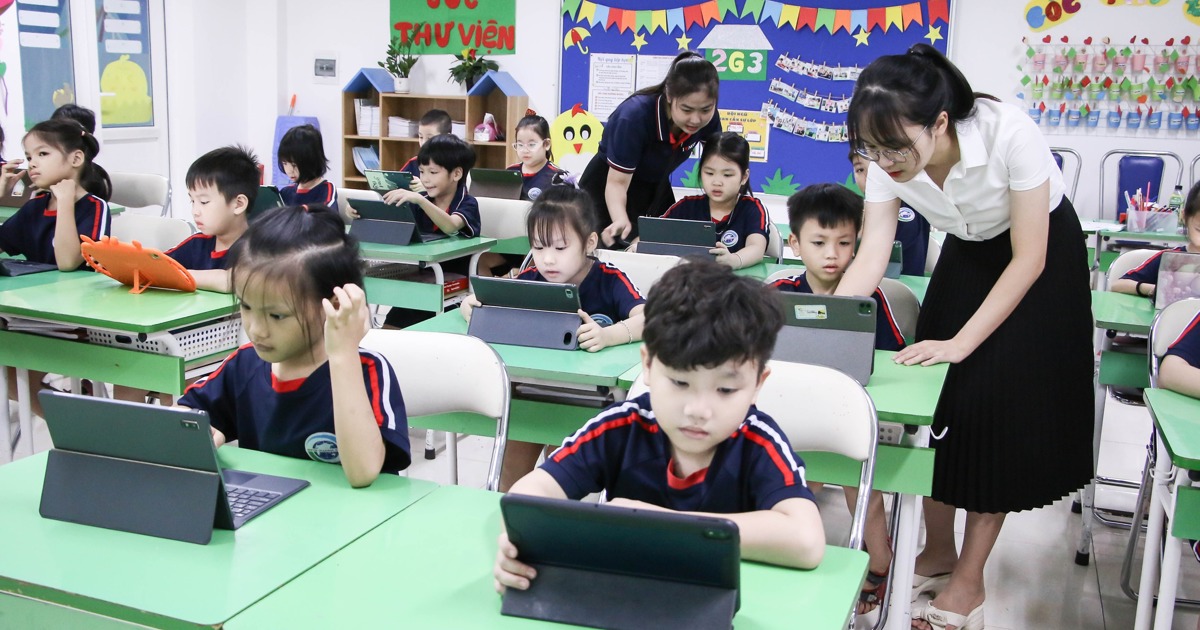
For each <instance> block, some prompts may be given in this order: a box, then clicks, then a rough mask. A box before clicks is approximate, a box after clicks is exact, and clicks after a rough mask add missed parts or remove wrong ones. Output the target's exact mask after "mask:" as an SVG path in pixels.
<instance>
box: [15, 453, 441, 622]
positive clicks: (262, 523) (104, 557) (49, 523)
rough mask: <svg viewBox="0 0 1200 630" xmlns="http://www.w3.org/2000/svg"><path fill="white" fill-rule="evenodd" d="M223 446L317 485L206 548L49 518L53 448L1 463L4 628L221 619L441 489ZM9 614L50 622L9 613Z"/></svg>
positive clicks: (218, 534)
mask: <svg viewBox="0 0 1200 630" xmlns="http://www.w3.org/2000/svg"><path fill="white" fill-rule="evenodd" d="M217 453H218V455H219V457H220V459H221V462H222V464H223V465H228V466H230V467H235V468H239V469H245V470H251V471H257V472H266V473H271V474H276V475H284V476H289V477H300V478H303V479H307V480H309V481H310V482H311V483H312V485H311V486H310V487H308V488H306V489H304V490H302V491H300V493H298V494H297V495H295V496H294V497H291V498H289V499H288V500H287V501H285V502H283V503H281V504H279V505H278V506H276V507H274V508H272V509H271V510H270V511H268V512H267V513H265V514H263V515H261V516H259V517H257V518H255V519H254V520H253V521H251V522H249V523H248V524H246V525H245V526H243V527H242V528H241V529H240V530H238V531H237V532H232V531H225V530H217V531H215V532H213V540H212V542H211V543H209V544H208V545H193V544H190V543H183V542H177V541H172V540H164V539H161V538H153V537H150V536H141V535H137V534H127V533H124V532H116V531H111V530H107V529H101V528H96V527H88V526H85V525H76V524H72V523H64V522H60V521H54V520H48V519H43V518H42V517H41V516H39V515H38V503H39V497H40V495H41V488H42V477H43V474H44V471H45V466H46V456H45V454H40V455H36V456H33V457H29V458H26V459H23V460H20V461H17V462H15V463H12V464H7V465H5V466H0V505H3V506H4V518H2V519H0V593H2V594H0V625H2V626H4V627H12V628H16V627H61V628H73V629H76V628H107V627H114V626H116V625H117V623H116V622H115V621H113V619H120V620H124V621H128V622H132V623H138V624H144V625H145V626H151V627H156V628H193V627H201V626H205V627H218V626H220V624H222V623H223V622H225V621H226V620H228V619H229V618H231V617H233V616H234V615H236V614H237V613H239V612H241V611H243V610H245V609H246V608H248V607H249V606H250V605H251V604H253V603H254V602H257V601H258V600H260V599H262V598H263V597H265V596H266V595H267V594H269V593H271V592H272V591H275V590H276V589H278V588H279V587H280V586H282V585H284V584H286V583H287V582H288V581H290V580H292V579H293V578H295V577H296V576H299V575H300V574H302V573H304V572H305V571H307V570H308V569H309V568H311V567H313V566H314V565H317V564H318V563H320V562H321V561H323V560H324V559H326V558H328V557H329V556H330V555H332V554H334V553H336V552H337V551H338V550H339V549H342V548H343V547H345V546H346V545H348V544H350V543H351V542H353V541H354V540H356V539H358V538H359V537H360V536H362V535H363V534H366V533H367V532H369V531H370V530H372V529H373V528H375V527H376V526H377V525H379V524H380V523H382V522H384V521H386V520H387V519H389V518H391V517H392V516H394V515H395V514H396V513H398V512H399V511H400V510H403V509H404V508H405V507H407V506H408V505H410V504H411V503H413V502H414V501H417V500H418V499H419V498H420V497H422V496H424V495H425V494H427V493H429V492H431V491H432V490H433V489H434V488H435V487H436V486H435V484H433V483H429V482H425V481H415V480H409V479H406V478H403V477H397V476H394V475H382V476H380V477H379V479H378V480H376V481H375V483H374V484H373V485H372V486H371V487H369V488H364V489H358V490H355V489H352V488H350V487H349V485H348V484H347V483H346V479H345V476H344V474H343V473H342V469H341V467H340V466H333V465H329V464H322V463H317V462H312V461H307V460H300V459H292V458H287V457H280V456H277V455H270V454H266V453H261V452H258V451H249V450H242V449H238V448H235V447H231V446H226V447H222V448H220V449H218V451H217ZM377 566H379V568H380V569H383V570H387V571H389V572H390V571H392V570H393V569H395V567H387V566H385V565H382V564H379V565H377ZM395 572H396V574H397V575H399V574H409V575H412V576H420V575H422V572H421V571H412V570H397V571H395ZM20 598H29V599H20ZM31 602H39V603H40V602H44V603H48V604H53V605H56V606H61V608H50V607H49V606H42V605H36V606H35V605H33V604H32V603H31ZM43 612H46V613H52V615H53V616H50V617H46V618H49V619H54V620H55V621H54V623H48V622H46V621H45V619H46V618H43V616H42V613H43ZM16 615H21V617H16ZM93 615H99V617H95V616H93ZM13 618H37V619H39V620H41V621H42V624H30V625H23V624H15V625H13V624H10V623H9V621H6V620H10V619H13ZM67 618H70V621H69V623H68V622H67ZM335 625H336V624H335Z"/></svg>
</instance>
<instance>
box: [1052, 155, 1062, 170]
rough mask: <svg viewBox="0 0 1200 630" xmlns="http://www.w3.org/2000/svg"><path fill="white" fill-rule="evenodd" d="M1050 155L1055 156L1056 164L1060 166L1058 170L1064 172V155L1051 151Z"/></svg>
mask: <svg viewBox="0 0 1200 630" xmlns="http://www.w3.org/2000/svg"><path fill="white" fill-rule="evenodd" d="M1050 155H1053V156H1054V162H1055V163H1056V164H1058V170H1060V171H1061V170H1063V167H1062V165H1063V156H1062V154H1061V153H1059V152H1058V151H1051V152H1050Z"/></svg>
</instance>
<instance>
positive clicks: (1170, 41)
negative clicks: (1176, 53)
mask: <svg viewBox="0 0 1200 630" xmlns="http://www.w3.org/2000/svg"><path fill="white" fill-rule="evenodd" d="M1167 45H1168V46H1174V45H1175V38H1174V37H1172V38H1171V39H1168V40H1167Z"/></svg>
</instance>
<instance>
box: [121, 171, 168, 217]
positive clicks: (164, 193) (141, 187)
mask: <svg viewBox="0 0 1200 630" xmlns="http://www.w3.org/2000/svg"><path fill="white" fill-rule="evenodd" d="M109 179H111V180H112V198H111V199H109V201H110V202H112V203H115V204H117V205H119V206H125V207H126V208H146V207H149V206H162V212H160V213H159V216H164V217H169V216H171V182H170V181H169V180H167V178H166V177H163V176H162V175H153V174H151V173H110V174H109Z"/></svg>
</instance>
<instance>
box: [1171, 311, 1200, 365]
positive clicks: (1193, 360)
mask: <svg viewBox="0 0 1200 630" xmlns="http://www.w3.org/2000/svg"><path fill="white" fill-rule="evenodd" d="M1167 355H1168V356H1170V355H1175V356H1177V357H1179V358H1180V359H1183V360H1184V361H1187V363H1188V365H1190V366H1192V367H1194V368H1196V369H1200V315H1196V317H1195V319H1193V320H1192V322H1191V323H1190V324H1188V325H1187V328H1184V329H1183V332H1182V333H1180V335H1179V338H1178V339H1176V340H1175V343H1172V344H1171V347H1170V348H1169V349H1168V350H1167Z"/></svg>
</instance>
